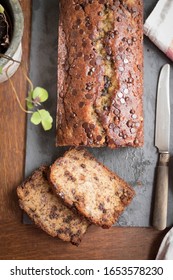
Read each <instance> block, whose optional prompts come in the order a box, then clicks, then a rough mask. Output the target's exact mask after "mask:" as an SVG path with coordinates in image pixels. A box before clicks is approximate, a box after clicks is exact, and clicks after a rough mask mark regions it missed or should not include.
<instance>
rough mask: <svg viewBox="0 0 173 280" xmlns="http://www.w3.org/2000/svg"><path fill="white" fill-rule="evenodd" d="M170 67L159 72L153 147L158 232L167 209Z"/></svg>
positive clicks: (154, 220)
mask: <svg viewBox="0 0 173 280" xmlns="http://www.w3.org/2000/svg"><path fill="white" fill-rule="evenodd" d="M169 86H170V65H169V64H165V65H164V66H163V67H162V69H161V72H160V76H159V82H158V89H157V105H156V126H155V146H156V147H157V148H158V152H159V159H158V165H157V169H156V188H155V201H154V214H153V226H154V227H155V228H156V229H158V230H163V229H165V228H166V223H167V207H168V165H169V158H170V155H169V145H170V90H169Z"/></svg>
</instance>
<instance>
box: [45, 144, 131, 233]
mask: <svg viewBox="0 0 173 280" xmlns="http://www.w3.org/2000/svg"><path fill="white" fill-rule="evenodd" d="M50 180H51V183H52V184H53V186H54V189H55V192H56V193H57V194H58V196H59V197H61V198H62V199H63V200H64V202H65V203H66V204H67V205H68V206H69V207H72V208H74V209H77V211H79V213H81V214H82V215H84V216H85V217H86V218H87V219H88V220H90V221H91V222H92V223H94V224H96V225H99V226H101V227H103V228H109V227H111V226H112V225H113V224H114V223H115V222H116V221H117V219H118V217H119V215H120V214H121V213H122V212H123V211H124V209H125V207H126V206H127V205H128V204H129V203H130V202H131V200H132V198H133V196H134V190H133V189H132V188H131V187H130V186H129V185H128V184H127V183H126V182H125V181H123V180H122V179H121V178H119V177H118V176H117V175H116V174H114V173H113V172H111V171H110V170H108V169H107V168H106V167H105V166H103V165H102V164H101V163H99V162H98V161H97V160H96V159H95V158H94V157H93V156H92V155H91V154H89V153H88V152H87V151H86V150H84V149H80V148H76V149H71V150H69V151H68V152H66V153H65V155H64V157H62V158H59V159H57V160H56V161H55V163H54V164H53V165H52V166H51V172H50Z"/></svg>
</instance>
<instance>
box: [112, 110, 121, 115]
mask: <svg viewBox="0 0 173 280" xmlns="http://www.w3.org/2000/svg"><path fill="white" fill-rule="evenodd" d="M113 113H114V114H115V115H116V116H119V114H120V113H121V111H120V110H119V109H118V108H116V109H115V110H114V111H113Z"/></svg>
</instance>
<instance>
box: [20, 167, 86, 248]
mask: <svg viewBox="0 0 173 280" xmlns="http://www.w3.org/2000/svg"><path fill="white" fill-rule="evenodd" d="M48 170H49V168H48V167H45V166H43V167H41V168H39V169H38V170H36V171H35V172H34V173H33V175H32V176H31V177H29V178H28V179H27V180H26V181H25V182H24V183H23V184H22V185H20V186H19V187H18V188H17V195H18V197H19V203H20V207H21V208H22V209H23V210H24V211H25V212H26V213H27V214H28V216H29V217H30V218H31V219H32V220H33V221H34V222H35V224H36V225H37V226H39V227H40V228H42V229H43V230H44V231H45V232H47V233H48V234H49V235H51V236H53V237H59V238H60V239H62V240H63V241H70V242H71V243H72V244H75V245H79V243H80V241H81V239H82V236H83V235H84V234H85V232H86V230H87V227H88V226H89V222H88V221H87V220H86V219H85V218H84V217H82V216H79V215H77V214H75V213H74V212H72V211H71V210H70V209H69V208H67V207H66V206H65V205H64V204H63V203H62V200H61V199H60V198H58V196H57V195H55V194H54V193H53V192H52V188H51V187H50V184H49V183H48V181H47V172H48Z"/></svg>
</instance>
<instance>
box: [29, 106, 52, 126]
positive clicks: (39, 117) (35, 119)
mask: <svg viewBox="0 0 173 280" xmlns="http://www.w3.org/2000/svg"><path fill="white" fill-rule="evenodd" d="M31 122H32V123H33V124H35V125H38V124H40V123H41V124H42V126H43V128H44V130H45V131H46V130H50V129H51V128H52V123H53V118H52V117H51V115H50V114H49V112H48V111H46V110H44V109H41V110H38V111H37V112H34V113H33V114H32V117H31Z"/></svg>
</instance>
